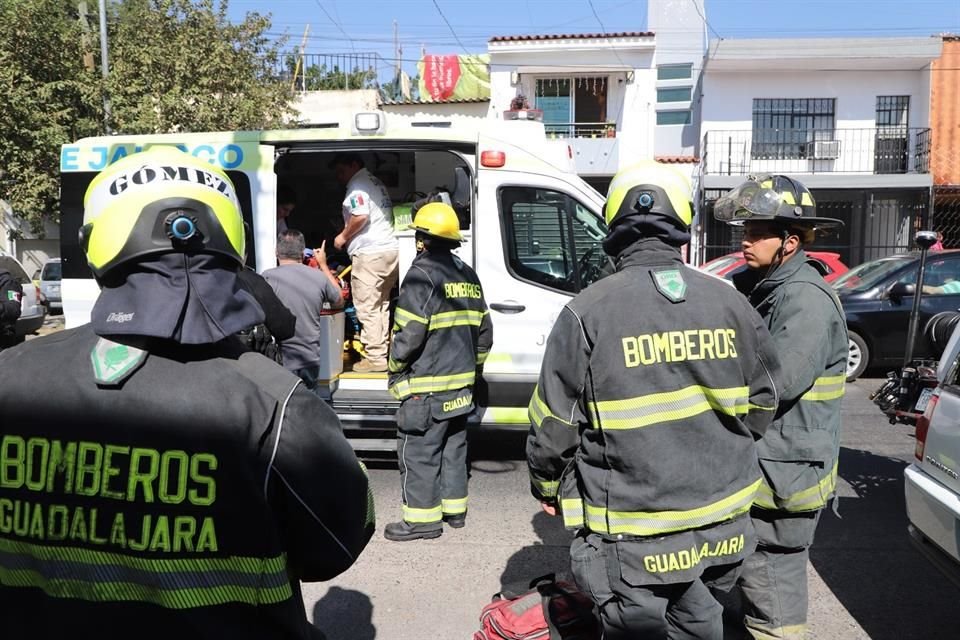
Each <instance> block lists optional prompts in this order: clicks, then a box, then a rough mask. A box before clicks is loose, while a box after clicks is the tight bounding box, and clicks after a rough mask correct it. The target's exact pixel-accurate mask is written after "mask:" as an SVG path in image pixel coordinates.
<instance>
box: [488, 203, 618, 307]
mask: <svg viewBox="0 0 960 640" xmlns="http://www.w3.org/2000/svg"><path fill="white" fill-rule="evenodd" d="M500 212H501V216H502V218H503V226H504V230H505V235H504V243H505V250H506V256H507V264H508V267H509V269H510V271H511V273H513V274H514V275H515V276H516V277H517V278H519V279H521V280H527V281H529V282H533V283H535V284H539V285H543V286H545V287H548V288H551V289H556V290H558V291H565V292H569V293H577V292H578V291H580V290H581V289H582V288H584V287H586V286H587V285H589V284H590V283H592V282H594V281H596V280H598V279H599V278H600V276H601V270H602V268H603V266H604V264H605V263H606V258H605V255H604V253H603V247H602V243H603V238H604V236H605V235H606V229H605V228H604V225H603V223H602V222H601V221H600V220H599V219H598V218H597V217H596V216H595V215H594V214H593V213H592V212H591V211H590V210H589V209H587V208H586V207H585V206H583V205H582V204H580V203H578V202H577V201H576V200H574V199H573V198H571V197H570V196H568V195H566V194H564V193H561V192H559V191H551V190H549V189H535V188H530V187H503V188H501V189H500Z"/></svg>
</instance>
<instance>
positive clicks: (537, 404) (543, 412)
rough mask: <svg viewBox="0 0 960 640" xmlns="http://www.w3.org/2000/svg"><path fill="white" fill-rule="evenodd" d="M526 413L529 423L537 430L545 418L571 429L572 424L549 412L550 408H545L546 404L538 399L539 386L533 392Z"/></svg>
mask: <svg viewBox="0 0 960 640" xmlns="http://www.w3.org/2000/svg"><path fill="white" fill-rule="evenodd" d="M527 411H528V412H529V414H530V422H531V423H532V424H534V425H536V427H537V428H540V427H542V426H543V421H544V420H545V419H547V418H553V419H554V420H556V421H557V422H559V423H561V424H565V425H567V426H568V427H572V426H573V424H572V423H570V422H567V421H566V420H563V419H561V418H559V417H557V416H556V415H554V414H553V412H552V411H550V407H548V406H547V403H546V402H544V401H543V399H542V398H541V397H540V385H539V384H538V385H537V386H536V388H534V390H533V396H532V397H531V398H530V406H529V407H528V408H527Z"/></svg>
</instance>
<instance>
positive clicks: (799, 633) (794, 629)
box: [743, 619, 807, 640]
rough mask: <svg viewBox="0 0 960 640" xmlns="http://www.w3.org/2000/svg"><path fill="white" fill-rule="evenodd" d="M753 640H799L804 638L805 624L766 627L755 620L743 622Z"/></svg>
mask: <svg viewBox="0 0 960 640" xmlns="http://www.w3.org/2000/svg"><path fill="white" fill-rule="evenodd" d="M743 624H744V626H745V627H746V628H747V630H748V631H749V632H750V636H751V637H752V638H753V640H787V639H790V638H793V639H796V640H800V639H802V638H804V637H806V633H807V625H806V624H792V625H789V626H785V627H768V626H765V625H763V624H761V623H760V622H757V621H756V620H751V619H747V620H744V622H743Z"/></svg>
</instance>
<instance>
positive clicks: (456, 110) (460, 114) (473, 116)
mask: <svg viewBox="0 0 960 640" xmlns="http://www.w3.org/2000/svg"><path fill="white" fill-rule="evenodd" d="M380 109H381V110H382V111H383V112H384V113H385V114H387V115H386V118H387V122H388V123H390V124H401V126H404V125H406V126H409V125H410V124H411V123H413V122H436V121H449V122H451V123H452V126H456V125H457V124H460V123H466V122H472V123H474V126H476V124H475V123H477V122H479V121H480V120H483V119H485V118H486V117H487V114H488V112H489V109H490V107H489V103H488V102H486V101H484V102H441V103H436V104H426V103H417V104H384V105H381V106H380Z"/></svg>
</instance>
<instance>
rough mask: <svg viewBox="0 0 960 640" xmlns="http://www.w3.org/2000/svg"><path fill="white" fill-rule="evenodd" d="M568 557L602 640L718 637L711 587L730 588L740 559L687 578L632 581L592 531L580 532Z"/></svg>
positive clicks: (610, 546) (719, 618)
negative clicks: (593, 607)
mask: <svg viewBox="0 0 960 640" xmlns="http://www.w3.org/2000/svg"><path fill="white" fill-rule="evenodd" d="M570 558H571V564H572V570H573V575H574V578H575V579H576V582H577V585H578V586H579V587H580V589H582V590H583V591H584V592H585V593H588V594H590V596H591V597H592V598H593V601H594V602H595V603H596V604H597V607H598V609H599V612H600V621H601V623H602V625H603V638H604V640H636V639H638V638H643V640H668V639H669V640H723V619H722V618H723V615H722V614H723V607H722V606H721V605H720V603H719V602H717V600H716V599H715V598H714V597H713V595H712V594H711V593H710V590H711V589H718V590H723V591H726V590H729V589H730V588H731V587H732V586H733V584H734V583H735V581H736V579H737V572H738V570H739V568H740V563H737V564H730V565H718V566H713V567H710V568H708V569H706V570H705V571H704V572H703V574H702V575H701V576H700V578H699V579H697V580H694V581H692V582H681V583H674V584H653V585H641V586H635V585H631V584H629V583H628V582H626V581H625V580H624V579H623V577H622V572H621V568H620V560H619V558H618V557H617V551H616V547H615V545H613V544H611V543H607V542H605V541H604V540H603V538H602V537H600V536H598V535H596V534H590V533H587V534H584V533H581V534H579V535H578V536H577V537H576V538H575V539H574V541H573V543H572V544H571V546H570Z"/></svg>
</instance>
